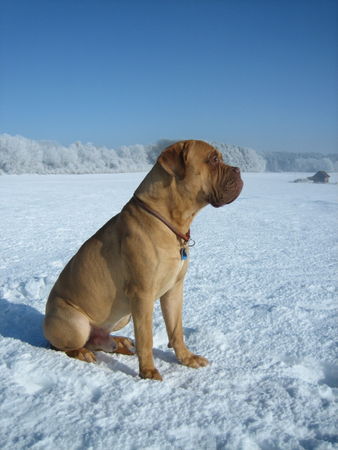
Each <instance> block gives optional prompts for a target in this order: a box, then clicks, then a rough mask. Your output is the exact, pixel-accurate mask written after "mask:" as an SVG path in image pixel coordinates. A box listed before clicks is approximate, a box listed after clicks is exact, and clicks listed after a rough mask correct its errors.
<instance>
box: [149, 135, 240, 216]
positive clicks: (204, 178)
mask: <svg viewBox="0 0 338 450" xmlns="http://www.w3.org/2000/svg"><path fill="white" fill-rule="evenodd" d="M157 161H158V163H159V164H160V165H161V166H162V168H163V169H164V170H165V171H166V172H167V173H168V174H169V175H171V176H172V177H175V178H176V182H177V187H179V188H180V190H181V193H182V194H183V195H184V192H185V191H186V195H187V196H189V197H190V198H191V196H193V197H194V198H195V199H196V201H197V202H198V203H200V204H207V203H210V204H211V205H212V206H214V207H217V208H218V207H220V206H223V205H226V204H229V203H231V202H233V201H234V200H236V198H237V197H238V196H239V194H240V193H241V190H242V187H243V181H242V178H241V172H240V169H239V168H238V167H232V166H229V165H227V164H225V163H224V161H223V156H222V154H221V153H220V152H219V151H218V150H216V149H215V148H214V147H212V146H211V145H209V144H207V143H206V142H203V141H181V142H177V143H176V144H173V145H171V146H170V147H168V148H166V149H165V150H164V151H163V152H162V153H161V154H160V156H159V157H158V160H157Z"/></svg>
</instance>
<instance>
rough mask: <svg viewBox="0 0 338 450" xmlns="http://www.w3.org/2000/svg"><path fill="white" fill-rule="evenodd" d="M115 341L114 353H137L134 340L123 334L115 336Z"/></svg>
mask: <svg viewBox="0 0 338 450" xmlns="http://www.w3.org/2000/svg"><path fill="white" fill-rule="evenodd" d="M112 338H113V341H114V343H115V345H116V348H115V349H114V350H113V351H114V353H122V354H123V355H135V353H136V350H135V344H134V341H133V340H131V339H129V338H126V337H123V336H113V337H112Z"/></svg>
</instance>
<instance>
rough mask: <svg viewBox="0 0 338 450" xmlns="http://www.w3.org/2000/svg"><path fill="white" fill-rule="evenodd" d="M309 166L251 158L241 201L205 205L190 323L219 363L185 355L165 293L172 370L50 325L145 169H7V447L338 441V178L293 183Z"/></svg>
mask: <svg viewBox="0 0 338 450" xmlns="http://www.w3.org/2000/svg"><path fill="white" fill-rule="evenodd" d="M304 176H305V174H304V173H302V174H295V173H293V174H287V173H284V174H269V173H259V174H250V173H245V174H244V175H243V178H244V181H245V187H244V190H243V192H242V194H241V196H240V197H239V199H238V200H237V201H235V202H234V203H232V204H231V205H229V206H225V207H223V208H221V209H214V208H212V207H211V206H208V207H207V208H205V209H204V210H203V211H202V212H201V213H200V214H199V216H198V217H197V218H196V220H195V222H194V223H193V226H192V230H191V231H192V238H193V239H195V240H196V246H195V247H194V248H192V250H191V264H190V269H189V272H188V275H187V279H186V284H185V310H184V325H185V335H186V340H187V343H188V346H189V347H190V348H191V349H192V350H193V351H195V352H197V353H199V354H201V355H203V356H205V357H207V358H208V359H209V360H210V361H211V362H212V364H211V365H210V366H208V367H206V368H202V369H199V370H194V369H189V368H187V367H183V366H181V365H179V364H178V363H177V362H176V360H175V357H174V355H173V352H172V350H170V349H168V348H167V337H166V333H165V327H164V323H163V320H162V317H161V313H160V308H159V305H158V304H157V305H156V307H155V317H154V355H155V362H156V365H157V367H158V369H159V370H160V372H161V374H162V375H163V377H164V381H163V382H162V383H160V382H155V381H149V380H141V379H139V378H138V376H137V372H138V364H137V358H136V357H128V356H122V355H118V356H116V355H107V354H104V353H98V355H97V356H98V364H96V365H91V364H86V363H82V362H80V361H76V360H72V359H70V358H68V357H67V356H65V355H64V354H62V353H59V352H55V351H53V350H50V349H49V348H48V346H47V342H46V341H45V339H44V337H43V335H42V331H41V323H42V320H43V313H44V305H45V301H46V297H47V295H48V293H49V290H50V288H51V287H52V285H53V283H54V281H55V279H56V277H57V276H58V274H59V271H60V270H61V269H62V267H63V266H64V264H65V263H66V262H67V260H68V259H69V258H70V257H71V256H72V255H73V254H74V253H75V251H76V250H77V248H78V247H79V246H80V245H81V243H82V242H83V241H84V240H85V239H87V238H88V237H89V236H90V235H91V234H92V233H94V232H95V231H96V230H97V229H98V228H99V227H100V226H101V225H102V224H103V223H104V222H105V221H107V220H108V219H109V218H110V217H111V216H112V215H114V214H116V213H117V212H119V210H120V208H121V207H122V206H123V205H124V203H126V202H127V200H128V199H129V198H130V197H131V195H132V193H133V191H134V189H135V188H136V186H137V185H138V183H139V182H140V180H141V179H142V178H143V174H139V173H134V174H114V175H112V174H106V175H49V176H38V175H21V176H15V175H12V176H2V177H0V212H1V234H0V271H1V278H0V448H1V449H8V450H15V449H28V448H32V449H58V450H61V449H62V450H63V449H64V450H71V449H95V450H96V449H114V450H115V449H121V450H125V449H152V450H155V449H161V450H162V449H230V450H233V449H243V450H251V449H265V450H275V449H303V448H304V449H333V448H338V437H337V434H338V430H337V426H336V423H337V422H336V417H338V415H337V406H336V405H337V404H336V401H337V393H338V362H337V347H336V346H335V341H336V340H337V339H336V338H337V324H338V319H337V310H338V305H337V276H336V274H337V254H338V250H337V228H336V227H337V219H338V202H337V200H338V197H337V186H336V185H334V184H330V185H315V184H292V183H289V181H290V180H294V179H295V178H300V177H301V178H303V177H304ZM331 181H337V176H332V177H331ZM124 334H125V335H127V336H132V334H133V332H132V327H131V326H130V325H128V327H126V328H125V333H124Z"/></svg>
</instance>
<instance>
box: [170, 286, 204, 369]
mask: <svg viewBox="0 0 338 450" xmlns="http://www.w3.org/2000/svg"><path fill="white" fill-rule="evenodd" d="M161 308H162V314H163V317H164V321H165V325H166V328H167V333H168V339H169V346H170V347H173V348H174V350H175V354H176V357H177V359H178V360H179V361H180V362H181V363H182V364H184V365H185V366H189V367H193V368H195V369H197V368H198V367H203V366H206V365H207V364H208V360H207V359H206V358H203V356H199V355H195V354H194V353H192V352H191V351H190V350H189V349H188V348H187V346H186V345H185V343H184V336H183V325H182V308H183V279H182V280H180V281H178V282H177V283H176V285H175V286H174V287H173V288H172V289H170V290H169V291H168V292H166V293H165V294H164V295H163V296H162V297H161Z"/></svg>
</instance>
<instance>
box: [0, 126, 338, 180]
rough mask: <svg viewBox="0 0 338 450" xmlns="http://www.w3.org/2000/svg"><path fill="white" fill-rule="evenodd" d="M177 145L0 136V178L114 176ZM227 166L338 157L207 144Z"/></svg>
mask: <svg viewBox="0 0 338 450" xmlns="http://www.w3.org/2000/svg"><path fill="white" fill-rule="evenodd" d="M174 142H175V141H172V140H169V139H160V140H158V141H157V142H155V143H154V144H148V145H142V144H138V145H123V146H121V147H119V148H107V147H98V146H96V145H94V144H92V143H82V142H75V143H73V144H71V145H69V146H68V147H66V146H64V145H61V144H59V143H57V142H53V141H37V140H34V139H28V138H26V137H23V136H11V135H9V134H6V133H3V134H0V175H1V174H22V173H39V174H48V173H59V174H60V173H115V172H134V171H135V172H137V171H147V170H149V168H150V167H151V166H152V165H153V163H154V162H155V160H156V158H157V156H158V155H159V153H160V152H161V151H162V150H163V149H164V148H166V147H167V146H168V145H170V144H172V143H174ZM211 144H212V145H214V146H216V147H217V148H219V150H220V151H221V152H222V153H223V156H224V160H225V162H227V163H228V164H231V165H233V166H238V167H240V168H241V169H242V171H245V172H264V171H265V170H267V171H270V172H285V171H288V172H295V171H296V172H298V171H300V172H307V171H310V172H317V171H318V170H326V171H328V172H334V171H337V170H338V155H323V154H321V153H287V152H267V153H264V154H260V153H259V152H257V151H255V150H253V149H250V148H244V147H240V146H238V145H230V144H225V143H217V142H211Z"/></svg>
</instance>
